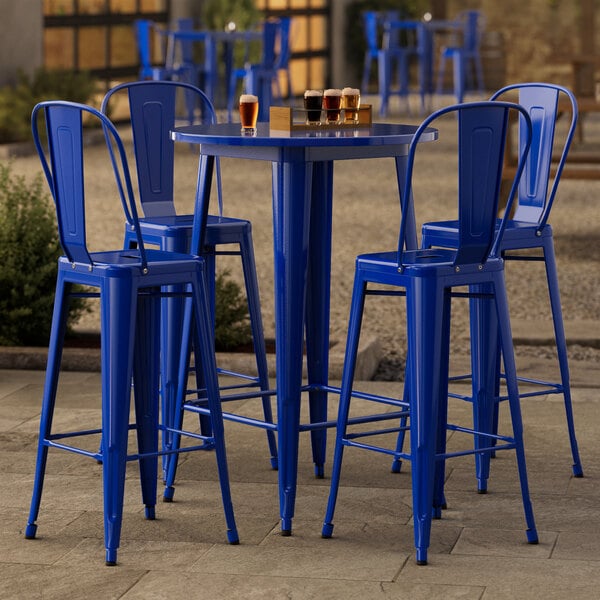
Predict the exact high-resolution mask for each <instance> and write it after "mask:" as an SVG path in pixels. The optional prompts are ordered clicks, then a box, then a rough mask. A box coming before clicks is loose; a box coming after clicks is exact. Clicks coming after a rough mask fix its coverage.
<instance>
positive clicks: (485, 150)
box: [398, 101, 531, 268]
mask: <svg viewBox="0 0 600 600" xmlns="http://www.w3.org/2000/svg"><path fill="white" fill-rule="evenodd" d="M511 111H518V114H520V115H521V116H522V118H523V121H524V123H525V124H527V127H526V128H525V129H526V130H527V131H528V141H529V143H528V144H526V145H525V146H524V153H523V156H522V157H520V159H519V166H518V168H517V172H516V175H515V178H514V180H513V183H512V186H511V190H510V194H509V196H508V201H507V206H506V209H505V214H504V217H503V219H502V224H501V226H500V228H499V230H498V233H497V234H496V223H497V215H498V208H499V197H500V185H501V182H502V170H503V162H504V161H503V156H504V149H505V140H506V135H507V127H508V118H509V114H510V112H511ZM451 112H453V113H456V115H457V118H458V137H457V140H458V148H457V151H458V222H459V234H458V237H459V239H458V246H457V252H456V256H455V259H454V267H455V268H460V266H461V265H466V264H479V265H483V264H485V262H486V260H487V259H488V257H493V256H496V255H497V245H498V240H499V239H500V238H501V236H502V233H503V231H504V228H505V222H506V218H507V215H508V214H509V213H510V209H511V206H512V202H513V199H514V197H515V195H516V189H517V185H518V180H519V178H520V175H521V172H522V171H523V167H524V157H525V158H526V156H527V153H528V151H529V145H530V143H531V120H530V118H529V115H528V114H527V111H526V110H525V109H524V108H522V107H521V106H519V105H518V104H514V103H511V102H497V101H496V102H492V101H487V102H470V103H464V104H456V105H452V106H448V107H445V108H442V109H440V110H438V111H436V112H434V113H433V114H431V115H430V116H429V117H427V118H426V119H425V120H424V121H423V122H422V123H421V125H420V126H419V128H418V129H417V132H416V133H415V136H414V138H413V140H412V142H411V144H410V147H409V152H408V159H407V172H406V182H405V184H404V187H403V190H402V196H401V198H402V221H401V226H400V236H399V240H398V267H399V268H402V264H403V253H404V252H405V251H406V250H413V249H414V248H412V247H411V246H412V242H411V241H408V243H407V239H406V232H407V230H409V228H410V223H409V221H412V219H413V218H414V207H413V205H412V203H413V199H412V192H413V190H412V173H413V168H414V161H415V153H416V150H417V147H418V145H419V142H420V138H421V136H422V134H423V132H424V131H425V130H426V129H427V128H428V127H430V125H431V124H432V122H433V121H435V120H436V119H439V118H440V117H442V116H443V115H445V114H447V113H451Z"/></svg>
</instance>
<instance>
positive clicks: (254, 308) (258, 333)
mask: <svg viewBox="0 0 600 600" xmlns="http://www.w3.org/2000/svg"><path fill="white" fill-rule="evenodd" d="M240 254H241V258H242V269H243V272H244V282H245V285H246V298H247V302H248V313H249V315H250V327H251V330H252V344H253V346H254V356H255V357H256V371H257V373H258V381H259V385H260V389H261V390H263V391H267V390H268V389H269V387H270V386H269V365H268V363H267V350H266V345H265V334H264V329H263V322H262V314H261V310H260V296H259V293H258V277H257V275H256V261H255V259H254V245H253V242H252V230H251V228H248V230H247V231H245V232H244V237H243V239H242V241H241V242H240ZM262 406H263V415H264V418H265V421H266V422H267V423H273V410H272V407H271V397H270V396H266V397H263V399H262ZM267 443H268V445H269V452H270V454H271V467H272V468H273V469H277V442H276V439H275V433H274V432H273V431H267Z"/></svg>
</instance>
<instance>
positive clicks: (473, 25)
mask: <svg viewBox="0 0 600 600" xmlns="http://www.w3.org/2000/svg"><path fill="white" fill-rule="evenodd" d="M456 21H457V23H458V24H460V31H461V32H462V40H458V39H456V40H454V43H453V44H451V45H449V46H444V47H442V49H441V50H440V59H439V65H438V79H437V86H436V94H442V93H443V91H444V90H443V85H444V77H445V71H446V62H448V61H452V65H453V69H452V73H453V91H454V96H455V97H456V101H457V102H462V100H463V96H464V93H465V91H466V90H468V89H477V90H478V91H479V93H481V94H483V91H484V81H483V65H482V62H481V52H480V46H481V33H482V30H483V23H482V21H483V17H482V15H481V13H480V12H479V11H476V10H468V11H465V12H463V13H460V14H459V15H458V17H457V18H456Z"/></svg>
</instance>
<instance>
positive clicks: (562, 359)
mask: <svg viewBox="0 0 600 600" xmlns="http://www.w3.org/2000/svg"><path fill="white" fill-rule="evenodd" d="M543 252H544V263H545V265H546V277H547V279H548V293H549V294H550V306H551V309H552V321H553V323H554V338H555V340H556V351H557V354H558V364H559V368H560V378H561V383H562V393H563V397H564V402H565V412H566V418H567V427H568V430H569V441H570V444H571V454H572V456H573V475H574V476H575V477H583V467H582V466H581V459H580V457H579V448H578V445H577V438H576V436H575V423H574V421H573V405H572V403H571V382H570V376H569V363H568V357H567V340H566V337H565V329H564V325H563V318H562V308H561V302H560V290H559V287H558V275H557V273H558V272H557V269H556V260H555V258H554V244H553V242H552V240H551V239H550V240H549V241H548V243H545V244H544V246H543Z"/></svg>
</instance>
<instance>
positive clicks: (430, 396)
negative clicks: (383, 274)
mask: <svg viewBox="0 0 600 600" xmlns="http://www.w3.org/2000/svg"><path fill="white" fill-rule="evenodd" d="M448 301H449V300H448V299H447V298H446V294H445V291H444V289H443V288H442V287H441V285H440V283H439V282H438V281H437V280H435V279H433V280H430V279H429V278H425V277H423V278H414V279H410V280H408V282H407V289H406V306H407V334H408V353H409V356H410V357H411V358H410V361H409V364H410V367H411V368H410V372H409V379H408V381H407V382H406V383H407V385H408V386H409V390H410V445H411V463H412V469H411V470H412V494H413V521H414V536H415V548H416V561H417V564H418V565H425V564H427V549H428V547H429V540H430V536H431V518H432V506H433V510H434V512H435V511H436V510H437V508H438V507H436V506H434V482H435V472H436V465H435V462H436V461H435V454H436V444H437V440H438V437H437V426H438V410H439V403H440V398H441V397H442V395H443V394H447V381H448V377H447V373H446V374H444V373H440V370H441V367H443V364H444V362H445V360H444V359H443V358H442V356H443V354H444V353H448V352H449V348H447V347H445V348H442V344H444V343H445V342H446V341H447V339H449V336H448V335H446V334H445V333H444V328H446V327H448V324H447V323H444V316H445V314H446V308H445V306H444V304H445V302H448Z"/></svg>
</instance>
